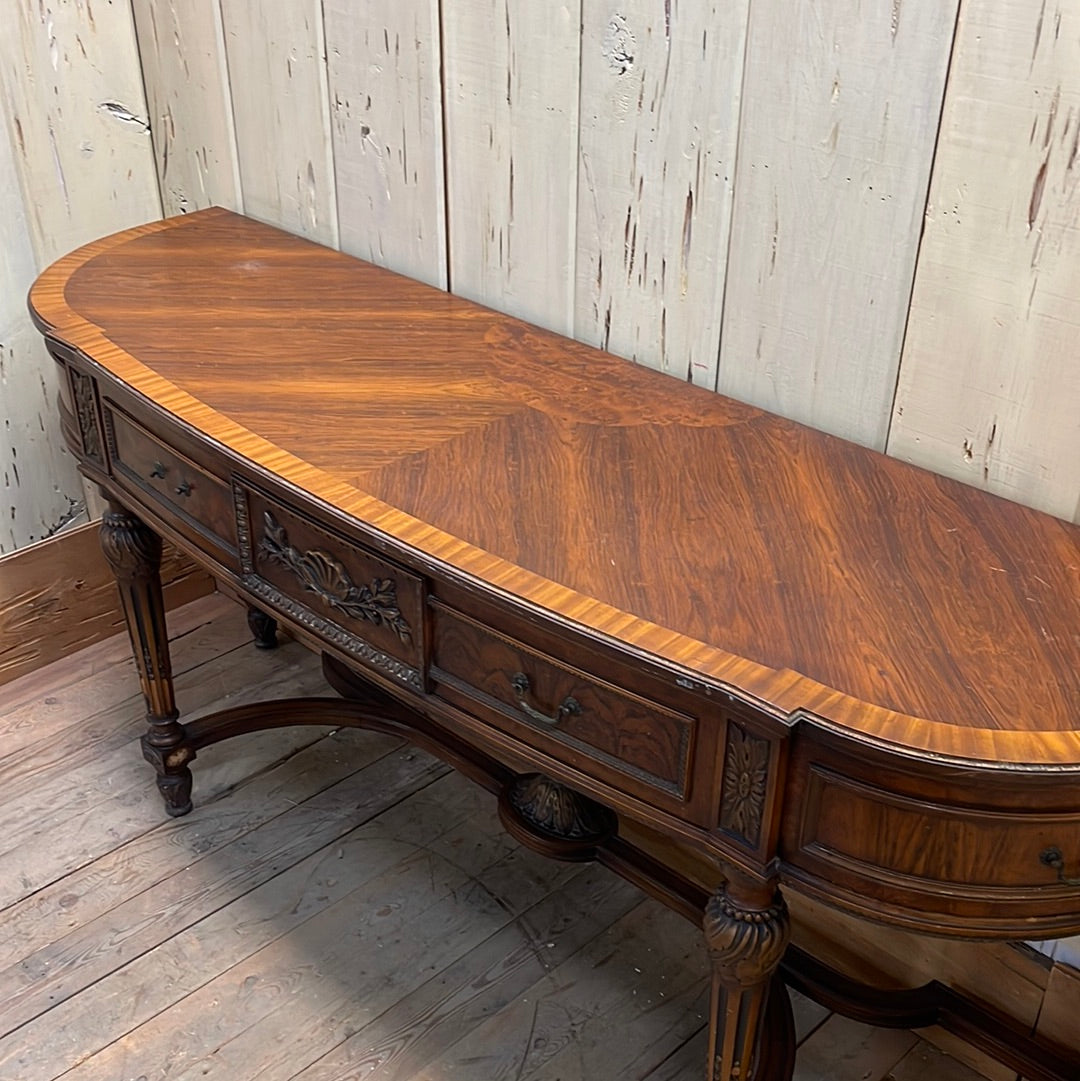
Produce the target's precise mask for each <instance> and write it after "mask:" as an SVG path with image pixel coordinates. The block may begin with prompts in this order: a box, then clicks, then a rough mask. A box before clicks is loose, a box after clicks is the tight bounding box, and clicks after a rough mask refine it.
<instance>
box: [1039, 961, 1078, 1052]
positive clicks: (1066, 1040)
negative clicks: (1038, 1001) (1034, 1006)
mask: <svg viewBox="0 0 1080 1081" xmlns="http://www.w3.org/2000/svg"><path fill="white" fill-rule="evenodd" d="M1078 1017H1080V969H1075V968H1073V967H1072V966H1071V965H1062V964H1055V965H1054V968H1053V970H1052V971H1051V973H1050V982H1049V983H1048V984H1047V987H1046V1000H1045V1002H1044V1003H1043V1008H1042V1011H1041V1013H1040V1014H1039V1024H1038V1027H1037V1029H1036V1031H1037V1032H1038V1034H1039V1035H1040V1036H1042V1037H1044V1038H1045V1039H1047V1040H1053V1041H1055V1042H1056V1043H1059V1044H1061V1046H1062V1047H1075V1046H1076V1042H1077V1037H1076V1023H1077V1018H1078Z"/></svg>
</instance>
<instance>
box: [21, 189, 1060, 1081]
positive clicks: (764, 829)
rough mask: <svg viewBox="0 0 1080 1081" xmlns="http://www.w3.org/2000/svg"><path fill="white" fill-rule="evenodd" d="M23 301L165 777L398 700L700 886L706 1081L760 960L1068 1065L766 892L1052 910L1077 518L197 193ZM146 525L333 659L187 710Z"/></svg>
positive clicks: (764, 1011)
mask: <svg viewBox="0 0 1080 1081" xmlns="http://www.w3.org/2000/svg"><path fill="white" fill-rule="evenodd" d="M30 306H31V312H32V314H33V317H34V319H35V321H36V323H37V325H38V327H39V328H40V330H41V331H42V333H43V334H44V335H45V338H46V340H47V344H48V347H49V349H50V351H51V353H52V355H53V356H54V357H55V359H56V360H57V362H58V363H59V365H60V367H61V369H62V379H61V386H62V392H61V402H60V408H61V411H62V421H63V428H64V433H65V437H66V440H67V443H68V445H69V447H70V449H71V451H72V452H73V453H74V455H75V456H76V457H77V459H78V461H79V464H80V466H81V469H82V471H83V473H84V474H85V475H86V476H87V477H88V478H89V479H90V480H91V481H93V482H96V483H97V484H98V485H99V486H100V487H101V489H102V491H103V492H104V494H105V495H106V497H107V499H108V501H109V502H108V507H109V509H108V511H107V513H106V514H105V517H104V521H103V523H102V543H103V547H104V550H105V553H106V556H107V558H108V560H109V562H110V564H111V566H112V568H113V570H114V571H115V574H116V577H117V580H118V582H119V586H120V594H121V597H122V600H123V605H124V610H125V614H126V618H127V623H128V627H129V630H130V633H131V639H132V643H133V647H134V652H135V658H136V662H137V666H138V668H139V671H140V673H141V679H142V687H143V691H144V693H145V696H146V701H147V706H148V713H149V716H148V721H149V727H148V730H147V734H146V736H145V737H144V740H143V747H144V750H145V754H146V757H147V758H148V759H149V760H150V762H151V763H152V764H153V766H154V768H155V769H156V772H157V780H158V784H159V786H160V789H161V792H162V794H163V796H164V798H165V803H166V808H167V810H168V812H169V813H170V814H173V815H181V814H185V813H187V812H188V811H189V810H190V809H191V785H192V775H191V772H190V769H189V766H190V764H191V762H192V760H193V759H194V758H195V756H196V754H197V752H198V751H199V749H200V748H202V747H205V746H207V745H208V744H210V743H213V742H216V741H218V740H222V739H225V738H229V737H232V736H236V735H240V734H242V733H245V732H250V731H253V730H256V729H260V728H265V727H270V726H276V725H287V724H306V723H334V724H352V725H359V726H368V727H372V728H376V729H380V730H383V731H390V732H399V733H402V734H403V735H406V736H407V737H408V738H410V739H412V740H414V741H415V742H416V743H417V744H419V745H421V746H423V747H425V748H428V749H430V750H432V751H434V752H435V753H436V754H438V755H440V756H442V757H443V758H445V759H446V760H447V761H448V762H450V763H451V764H453V765H454V766H455V767H457V768H458V769H460V770H461V771H463V772H464V773H465V774H467V775H468V776H469V777H471V778H473V779H474V780H476V781H477V782H479V783H480V784H482V785H484V786H486V787H487V788H489V789H491V790H492V791H493V792H495V793H497V794H498V798H499V809H500V816H501V819H502V821H503V823H504V824H505V826H506V828H507V829H508V830H510V831H511V832H512V833H513V834H514V836H515V837H517V838H518V839H520V840H521V841H522V842H523V843H525V844H527V845H531V846H533V847H534V848H538V849H539V850H541V851H543V852H546V853H548V854H549V855H551V856H553V857H556V858H562V859H571V860H585V859H597V860H600V861H602V862H604V863H606V864H607V865H608V866H610V867H612V868H613V869H614V870H616V871H618V872H619V873H620V874H623V875H625V876H626V877H628V878H629V879H631V880H632V881H634V882H636V883H638V884H639V885H641V886H642V887H643V888H644V889H646V890H648V891H649V892H651V893H652V894H653V895H655V896H657V897H659V898H660V899H662V900H663V901H665V902H666V903H668V904H670V905H672V906H673V907H674V908H676V909H677V910H679V911H680V912H682V913H684V914H685V915H687V916H688V917H689V918H691V919H694V920H697V921H700V922H701V924H702V926H703V928H704V937H703V948H705V949H707V950H708V951H709V956H710V958H711V963H712V971H713V991H712V1004H711V1014H710V1048H709V1053H708V1062H707V1064H705V1070H706V1074H707V1076H708V1078H709V1079H710V1081H736V1079H739V1081H746V1079H747V1078H750V1077H753V1078H756V1079H769V1081H774V1079H780V1078H785V1077H789V1076H790V1073H791V1069H792V1061H793V1051H792V1045H793V1038H792V1024H791V1014H790V1007H789V1005H788V1003H787V995H786V991H785V990H784V987H783V982H782V979H781V977H783V979H785V980H787V981H788V982H789V983H793V984H795V985H796V986H798V987H800V988H802V989H804V990H807V991H808V992H810V993H812V994H816V995H818V996H819V997H821V998H823V999H824V1000H825V1001H827V1002H829V1003H830V1004H831V1005H834V1006H837V1005H840V1006H843V1005H845V1004H846V1006H847V1007H848V1008H849V1009H851V1010H853V1011H854V1012H856V1013H857V1014H859V1015H860V1016H866V1017H874V1018H877V1019H879V1020H882V1019H884V1020H886V1021H887V1022H889V1023H894V1024H899V1025H920V1024H930V1023H933V1022H935V1021H937V1022H940V1023H943V1024H946V1025H948V1026H950V1027H952V1028H953V1029H954V1030H955V1031H958V1032H960V1033H962V1034H963V1035H965V1036H966V1037H968V1038H970V1039H974V1040H978V1041H979V1042H981V1043H982V1045H983V1046H985V1047H987V1048H989V1049H990V1050H992V1051H993V1052H994V1053H996V1054H997V1055H998V1056H999V1057H1000V1058H1001V1059H1002V1061H1004V1062H1006V1063H1008V1064H1009V1065H1011V1066H1012V1067H1013V1068H1014V1069H1017V1070H1022V1071H1023V1072H1024V1074H1025V1076H1026V1077H1028V1078H1030V1079H1032V1081H1037V1079H1042V1081H1070V1079H1071V1081H1076V1078H1077V1077H1080V1063H1078V1061H1077V1057H1076V1056H1075V1054H1074V1053H1073V1052H1070V1051H1069V1050H1067V1049H1064V1048H1056V1047H1049V1046H1046V1045H1045V1044H1043V1043H1041V1042H1039V1041H1038V1040H1035V1039H1034V1038H1031V1037H1030V1036H1028V1035H1027V1034H1026V1033H1023V1032H1020V1031H1018V1030H1017V1028H1016V1026H1015V1025H1011V1023H1010V1022H1009V1021H1008V1020H1007V1019H1005V1018H1002V1017H998V1016H997V1015H996V1014H995V1013H994V1012H993V1011H992V1010H990V1009H988V1008H987V1007H984V1006H982V1005H981V1004H979V1003H976V1002H971V1001H968V1000H964V999H961V998H960V997H959V996H957V995H956V994H954V993H953V992H951V991H950V990H949V989H948V988H945V987H942V986H940V985H937V984H932V985H930V986H928V987H927V988H923V989H919V990H913V991H911V992H904V993H900V994H894V995H891V996H890V995H885V994H883V993H880V992H873V991H869V990H867V991H865V992H859V991H858V990H857V989H853V988H852V987H851V986H850V985H848V984H847V982H846V981H845V980H843V979H842V978H840V977H838V976H836V975H835V974H833V973H830V972H829V970H828V969H826V968H824V967H823V966H822V965H821V964H820V963H819V962H818V961H817V960H815V959H814V958H812V957H808V956H807V955H805V954H803V953H801V952H800V951H798V950H796V949H795V948H794V947H791V946H789V941H788V940H789V937H790V931H789V918H788V912H787V906H786V904H785V900H784V889H785V888H787V887H790V888H792V889H795V890H798V891H801V892H803V893H805V894H806V895H809V896H811V897H813V898H816V899H819V900H824V901H827V902H829V903H830V904H833V905H836V906H839V907H841V908H843V909H845V910H847V911H848V912H849V913H852V914H855V915H856V916H860V917H866V918H868V919H872V920H879V921H885V922H888V923H892V924H894V925H899V926H902V927H906V928H910V929H914V930H918V931H924V932H928V933H933V934H940V935H952V936H962V937H968V938H980V937H987V938H989V937H994V938H1025V939H1029V938H1037V937H1041V936H1042V937H1049V936H1058V935H1065V934H1071V933H1075V932H1077V931H1080V529H1078V528H1077V527H1075V526H1071V525H1068V524H1066V523H1064V522H1061V521H1058V520H1057V519H1054V518H1051V517H1048V516H1046V515H1043V514H1039V513H1037V512H1035V511H1032V510H1029V509H1027V508H1024V507H1021V506H1017V505H1014V504H1011V503H1009V502H1006V501H1003V500H1000V499H997V498H995V497H993V496H990V495H988V494H986V493H984V492H981V491H978V490H975V489H973V488H970V487H966V486H964V485H961V484H957V483H954V482H953V481H950V480H946V479H943V478H941V477H938V476H934V475H932V474H930V473H926V472H923V471H921V470H919V469H916V468H913V467H911V466H909V465H907V464H904V463H902V462H899V461H896V460H893V459H889V458H886V457H884V456H882V455H880V454H877V453H874V452H872V451H869V450H866V449H863V448H861V447H857V446H854V445H852V444H850V443H847V442H844V441H842V440H839V439H836V438H833V437H830V436H827V435H824V434H821V433H819V432H815V431H812V430H810V429H807V428H804V427H802V426H800V425H798V424H795V423H792V422H789V421H787V420H784V419H782V418H779V417H776V416H772V415H770V414H768V413H766V412H763V411H761V410H759V409H755V408H752V407H750V406H748V405H743V404H740V403H738V402H734V401H731V400H730V399H727V398H724V397H722V396H719V395H714V394H711V393H708V392H705V391H702V390H699V389H697V388H694V387H691V386H689V385H687V384H685V383H682V382H680V381H678V380H676V379H672V378H669V377H666V376H663V375H659V374H657V373H655V372H652V371H648V370H646V369H644V368H641V367H638V366H635V365H633V364H630V363H627V362H625V361H622V360H619V359H617V358H615V357H612V356H609V355H607V354H604V353H602V352H600V351H598V350H595V349H593V348H590V347H588V346H586V345H582V344H580V343H576V342H572V341H569V340H567V339H565V338H563V337H560V336H559V335H556V334H553V333H549V332H546V331H543V330H540V329H538V328H536V327H532V326H529V325H527V324H525V323H523V322H520V321H518V320H515V319H513V318H510V317H508V316H505V315H502V314H499V313H497V312H493V311H490V310H488V309H485V308H483V307H480V306H478V305H476V304H473V303H470V302H469V301H467V300H463V299H461V298H458V297H454V296H451V295H448V294H446V293H443V292H440V291H438V290H435V289H432V288H429V287H427V286H424V285H421V284H418V283H416V282H413V281H409V280H407V279H405V278H402V277H399V276H397V275H394V274H392V273H389V272H388V271H385V270H382V269H379V268H376V267H374V266H371V265H369V264H366V263H362V262H359V261H357V260H354V259H352V258H350V257H348V256H346V255H343V254H341V253H339V252H334V251H330V250H328V249H326V248H323V247H320V246H318V245H315V244H312V243H309V242H306V241H304V240H301V239H299V238H296V237H293V236H290V235H288V234H286V233H283V232H279V231H277V230H275V229H272V228H270V227H268V226H265V225H261V224H258V223H256V222H254V221H251V220H248V219H246V218H243V217H240V216H237V215H235V214H232V213H229V212H227V211H224V210H218V209H214V210H209V211H203V212H200V213H198V214H192V215H189V216H187V217H184V218H175V219H170V220H167V221H161V222H155V223H153V224H150V225H146V226H143V227H140V228H136V229H131V230H129V231H127V232H124V233H120V234H117V235H115V236H112V237H108V238H105V239H103V240H100V241H97V242H96V243H93V244H90V245H88V246H87V247H85V248H82V249H80V250H79V251H76V252H74V253H72V254H71V255H69V256H67V257H65V258H63V259H61V260H60V261H59V262H58V263H56V264H55V265H54V266H52V267H51V268H50V269H48V270H47V271H46V272H45V273H44V274H43V275H42V276H41V277H40V278H39V279H38V281H37V283H36V284H35V285H34V287H33V290H32V292H31V296H30ZM162 537H165V538H168V539H169V540H170V541H172V542H173V543H174V544H176V545H177V546H178V547H179V548H180V549H182V550H183V551H185V552H187V553H189V554H190V555H191V556H192V557H193V558H194V559H195V560H197V561H198V562H199V563H200V564H202V565H203V566H205V567H206V568H207V569H209V570H210V571H211V572H212V574H213V575H215V577H216V578H217V580H218V582H219V583H220V588H222V589H223V590H225V591H227V592H231V593H233V594H234V595H236V596H237V597H240V598H242V599H244V600H245V601H246V602H247V603H248V604H249V606H250V607H251V612H252V615H251V623H252V628H253V631H254V633H255V635H256V639H257V641H258V642H259V643H261V644H263V645H269V644H271V642H272V640H273V636H274V633H275V621H277V622H280V623H281V624H282V625H284V626H286V627H287V628H288V629H289V630H290V632H291V633H293V634H294V635H295V636H296V637H298V638H300V639H301V640H303V641H304V642H306V643H307V644H309V645H311V646H312V647H313V648H315V649H317V650H320V651H321V652H322V653H323V655H324V669H325V671H326V674H327V677H328V680H329V682H330V684H331V685H332V687H333V688H334V690H335V691H337V692H338V693H337V694H336V695H327V696H326V697H324V698H309V699H294V700H289V701H280V702H268V703H260V704H258V705H255V706H251V705H248V706H241V707H237V708H233V709H229V710H226V711H224V712H222V713H218V714H215V715H214V716H211V717H206V718H201V719H199V720H197V721H194V722H190V723H186V724H185V723H184V720H183V717H182V715H181V714H179V713H178V710H177V704H176V703H175V701H174V697H173V687H172V680H171V675H170V666H169V656H168V647H167V638H166V633H165V620H164V612H163V606H162V600H161V591H160V583H159V580H158V574H157V563H158V559H159V556H160V550H161V538H162ZM631 824H633V825H636V826H639V827H643V828H645V829H647V830H648V831H649V832H650V833H651V834H652V835H653V836H659V837H660V838H661V839H662V840H663V843H662V844H660V845H657V846H653V847H652V848H651V849H650V850H649V851H646V850H644V849H643V848H642V847H641V846H640V845H638V844H635V843H633V842H632V841H631V840H628V839H627V838H628V836H629V835H630V834H632V831H631V830H629V829H628V826H629V825H631ZM685 853H692V854H693V855H694V856H695V858H696V859H698V860H699V861H703V862H704V864H705V866H706V867H708V868H709V869H710V874H711V875H712V878H711V881H710V882H709V883H707V887H708V888H707V889H703V888H702V885H701V884H700V882H698V881H695V880H693V879H692V878H691V877H689V876H687V875H686V874H685V873H684V872H683V870H682V867H683V866H684V865H683V863H682V862H681V859H677V858H676V854H685Z"/></svg>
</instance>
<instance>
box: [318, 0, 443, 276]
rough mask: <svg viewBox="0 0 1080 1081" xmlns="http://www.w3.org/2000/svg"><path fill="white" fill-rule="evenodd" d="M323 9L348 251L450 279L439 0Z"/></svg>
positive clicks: (331, 0)
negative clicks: (359, 10) (361, 11)
mask: <svg viewBox="0 0 1080 1081" xmlns="http://www.w3.org/2000/svg"><path fill="white" fill-rule="evenodd" d="M323 11H324V18H325V20H326V49H327V67H328V78H329V85H330V90H329V94H330V104H331V110H332V117H333V124H332V126H331V137H332V140H333V150H334V168H335V171H336V178H337V198H338V220H339V223H340V231H341V247H342V250H343V251H347V252H349V253H350V254H351V255H357V256H359V257H360V258H362V259H368V260H370V261H372V262H374V263H378V264H379V265H380V266H385V267H389V268H390V269H391V270H396V271H398V272H399V273H402V274H407V275H409V277H412V278H418V279H419V280H420V281H424V282H427V283H428V284H429V285H435V286H438V287H439V288H445V287H446V214H445V209H446V208H445V202H446V200H445V191H444V179H443V122H442V88H441V85H440V78H439V64H440V59H439V34H440V30H439V5H438V4H437V3H436V2H435V0H368V2H367V3H366V4H365V5H364V15H363V18H357V11H356V5H355V4H354V3H351V2H350V0H327V2H326V3H325V4H324V5H323Z"/></svg>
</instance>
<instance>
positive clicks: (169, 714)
mask: <svg viewBox="0 0 1080 1081" xmlns="http://www.w3.org/2000/svg"><path fill="white" fill-rule="evenodd" d="M101 550H102V552H103V553H104V555H105V560H106V562H107V563H108V564H109V567H110V568H111V569H112V572H113V574H114V576H115V577H116V584H117V586H118V587H119V590H120V603H121V606H122V607H123V610H124V619H125V621H126V623H127V628H128V634H129V635H130V637H131V649H132V653H133V654H134V657H135V666H136V668H137V669H138V671H139V681H140V683H141V684H142V691H143V696H144V697H145V699H146V720H147V724H148V728H147V731H146V734H145V735H144V736H143V741H142V743H143V753H144V754H145V755H146V757H147V759H148V760H149V761H150V762H152V763H153V764H154V767H155V768H156V769H157V771H158V788H159V790H160V791H161V794H162V796H163V797H164V798H165V809H166V810H167V811H168V812H169V814H170V815H182V814H187V812H188V811H190V810H191V772H190V770H189V769H188V768H187V763H188V762H189V761H190V760H191V759H192V758H193V757H194V753H193V752H191V751H189V750H188V749H187V748H185V747H184V746H183V744H184V740H185V734H184V729H183V726H182V725H180V724H179V723H177V716H178V713H177V709H176V701H175V698H174V696H173V682H172V665H171V663H170V660H169V637H168V632H167V630H166V626H165V601H164V599H163V597H162V594H161V577H160V568H161V538H160V537H158V535H157V534H156V533H154V532H153V530H151V529H149V528H147V526H146V525H145V524H144V523H143V522H142V521H141V520H140V519H139V518H138V517H137V516H136V515H134V514H132V513H131V511H129V510H127V509H125V508H124V507H121V506H120V505H119V504H117V503H114V502H112V501H111V500H110V502H109V505H108V508H107V509H106V511H105V514H104V517H103V518H102V520H101Z"/></svg>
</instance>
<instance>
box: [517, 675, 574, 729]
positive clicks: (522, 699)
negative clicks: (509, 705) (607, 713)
mask: <svg viewBox="0 0 1080 1081" xmlns="http://www.w3.org/2000/svg"><path fill="white" fill-rule="evenodd" d="M510 686H511V687H513V688H514V693H515V694H516V695H517V705H518V709H520V710H521V712H522V713H524V714H525V716H526V717H531V718H532V719H533V720H534V721H539V722H540V723H541V724H558V723H559V721H561V720H562V719H563V717H569V716H570V715H571V714H574V713H580V712H581V703H580V702H579V701H578V700H577V699H576V698H574V697H572V696H570V695H567V697H566V698H564V699H563V700H562V702H561V704H560V705H559V708H558V709H557V710H556V711H555V712H554V713H544V712H543V711H541V710H539V709H537V708H536V707H535V706H533V705H532V704H531V703H530V702H529V701H528V695H529V692H530V691H531V690H532V684H531V683H530V682H529V677H528V676H527V675H525V673H524V672H515V673H514V674H513V675H512V676H511V677H510Z"/></svg>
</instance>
